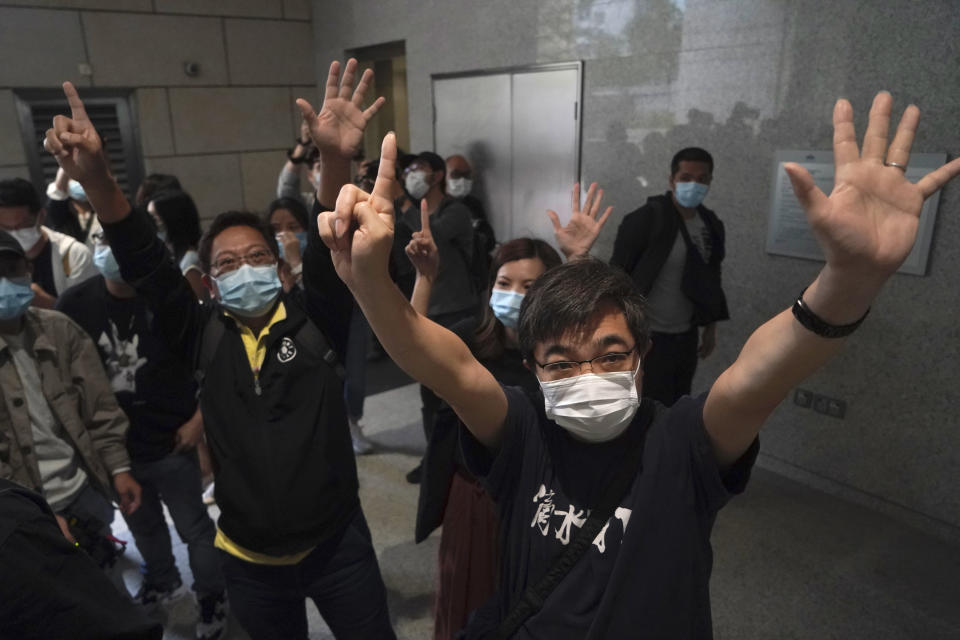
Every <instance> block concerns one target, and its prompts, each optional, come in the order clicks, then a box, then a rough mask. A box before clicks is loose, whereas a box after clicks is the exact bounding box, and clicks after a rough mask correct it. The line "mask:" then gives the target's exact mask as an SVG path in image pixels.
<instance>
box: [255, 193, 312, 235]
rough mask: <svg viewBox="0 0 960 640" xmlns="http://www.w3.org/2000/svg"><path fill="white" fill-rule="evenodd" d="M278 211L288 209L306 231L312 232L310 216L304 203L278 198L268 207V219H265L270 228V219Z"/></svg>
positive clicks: (292, 199) (293, 199) (294, 199)
mask: <svg viewBox="0 0 960 640" xmlns="http://www.w3.org/2000/svg"><path fill="white" fill-rule="evenodd" d="M277 209H286V210H287V211H289V212H290V215H292V216H293V217H294V218H296V220H297V222H299V223H300V226H301V227H303V230H304V231H310V226H309V225H310V215H309V214H308V213H307V208H306V207H305V206H304V204H303V202H301V201H300V200H298V199H297V198H277V199H276V200H274V201H273V202H271V203H270V204H268V205H267V217H266V218H265V219H264V222H266V223H267V226H270V219H271V218H272V217H273V212H274V211H276V210H277Z"/></svg>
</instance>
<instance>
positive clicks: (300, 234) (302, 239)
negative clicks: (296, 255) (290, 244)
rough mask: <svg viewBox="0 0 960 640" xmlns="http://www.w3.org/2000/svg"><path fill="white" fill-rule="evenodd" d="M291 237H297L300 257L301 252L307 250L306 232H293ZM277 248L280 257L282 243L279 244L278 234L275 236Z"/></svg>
mask: <svg viewBox="0 0 960 640" xmlns="http://www.w3.org/2000/svg"><path fill="white" fill-rule="evenodd" d="M293 235H295V236H297V240H299V241H300V255H301V256H302V255H303V252H304V251H306V250H307V232H306V231H294V232H293ZM277 248H279V249H280V255H281V256H282V255H283V243H282V242H280V237H279V234H278V235H277Z"/></svg>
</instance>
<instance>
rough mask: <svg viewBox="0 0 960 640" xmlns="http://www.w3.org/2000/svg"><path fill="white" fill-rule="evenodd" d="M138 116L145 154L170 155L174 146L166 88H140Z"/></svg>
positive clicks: (174, 151) (141, 144)
mask: <svg viewBox="0 0 960 640" xmlns="http://www.w3.org/2000/svg"><path fill="white" fill-rule="evenodd" d="M135 97H136V102H137V116H138V118H139V123H140V146H141V148H142V149H143V155H145V156H169V155H173V154H175V153H176V149H174V147H173V127H172V126H171V124H170V104H169V102H168V100H167V90H166V89H138V90H137V92H136V94H135Z"/></svg>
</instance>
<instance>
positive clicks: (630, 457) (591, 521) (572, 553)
mask: <svg viewBox="0 0 960 640" xmlns="http://www.w3.org/2000/svg"><path fill="white" fill-rule="evenodd" d="M643 409H644V407H643V405H641V406H640V411H643ZM648 424H649V422H648ZM646 428H647V427H646V426H645V427H644V432H643V433H642V434H641V435H640V436H639V437H638V438H637V440H636V442H634V443H632V447H631V449H630V450H629V451H628V452H627V453H626V454H625V455H624V457H623V459H622V460H621V461H620V467H619V469H617V472H616V475H614V477H613V479H612V480H611V481H610V484H608V485H607V487H606V490H605V491H604V493H603V495H602V496H601V498H600V501H599V503H598V504H597V507H596V509H594V510H593V511H591V512H590V515H589V516H588V517H587V522H586V523H585V524H584V525H583V527H582V528H581V529H580V530H578V531H577V534H576V535H575V536H574V538H573V540H571V541H570V544H569V545H568V546H567V547H566V549H564V550H563V553H562V554H561V555H560V557H559V558H557V560H556V561H555V562H554V563H553V565H552V566H551V567H550V568H549V569H548V570H547V572H546V573H545V574H544V575H543V576H542V577H541V578H540V579H539V580H538V581H537V582H536V583H534V584H532V585H530V586H528V587H527V588H526V590H524V592H523V595H522V596H520V600H519V602H517V603H516V604H515V605H514V606H513V609H511V610H510V612H509V613H508V614H507V615H506V617H505V618H504V619H503V621H502V622H501V623H500V626H499V627H498V628H497V630H496V632H495V633H494V634H493V635H491V636H490V637H489V638H490V640H507V639H508V638H510V637H512V636H513V634H515V633H516V632H517V630H518V629H519V628H520V627H521V626H523V623H524V622H526V621H527V619H528V618H530V617H531V616H532V615H534V614H535V613H537V612H538V611H539V610H540V609H541V608H542V607H543V603H544V602H546V600H547V597H549V595H550V594H551V593H552V592H553V590H554V589H555V588H556V586H557V585H558V584H560V581H561V580H563V578H564V577H566V575H567V574H568V573H569V572H570V569H572V568H573V566H574V565H575V564H577V562H578V561H579V560H580V559H581V558H582V557H583V556H584V554H586V552H587V550H589V549H590V545H592V544H593V541H594V540H595V539H596V537H597V535H599V533H600V530H601V529H603V526H604V525H605V524H606V523H607V520H609V519H610V517H611V516H612V515H613V512H614V509H616V507H617V504H618V503H619V502H620V500H622V499H623V496H624V495H626V493H627V492H628V491H629V489H630V486H631V485H632V484H633V480H634V478H636V477H637V476H638V475H639V474H640V473H642V471H643V446H644V443H645V442H646V439H647V433H646Z"/></svg>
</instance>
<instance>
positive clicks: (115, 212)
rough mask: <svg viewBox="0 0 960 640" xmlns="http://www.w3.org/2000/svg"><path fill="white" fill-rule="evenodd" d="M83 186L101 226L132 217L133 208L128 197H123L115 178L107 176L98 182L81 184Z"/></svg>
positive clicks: (90, 181)
mask: <svg viewBox="0 0 960 640" xmlns="http://www.w3.org/2000/svg"><path fill="white" fill-rule="evenodd" d="M81 186H82V187H83V190H84V191H85V192H86V194H87V198H88V199H89V200H90V206H92V207H93V210H94V211H96V212H97V217H98V218H99V219H100V223H101V224H110V223H112V222H119V221H121V220H123V219H124V218H126V217H127V216H128V215H130V211H131V207H130V203H129V202H128V201H127V196H125V195H123V191H121V190H120V186H119V185H118V184H117V182H116V181H115V180H114V179H113V176H110V175H105V176H102V177H101V178H99V179H97V180H87V181H85V182H83V183H81Z"/></svg>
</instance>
